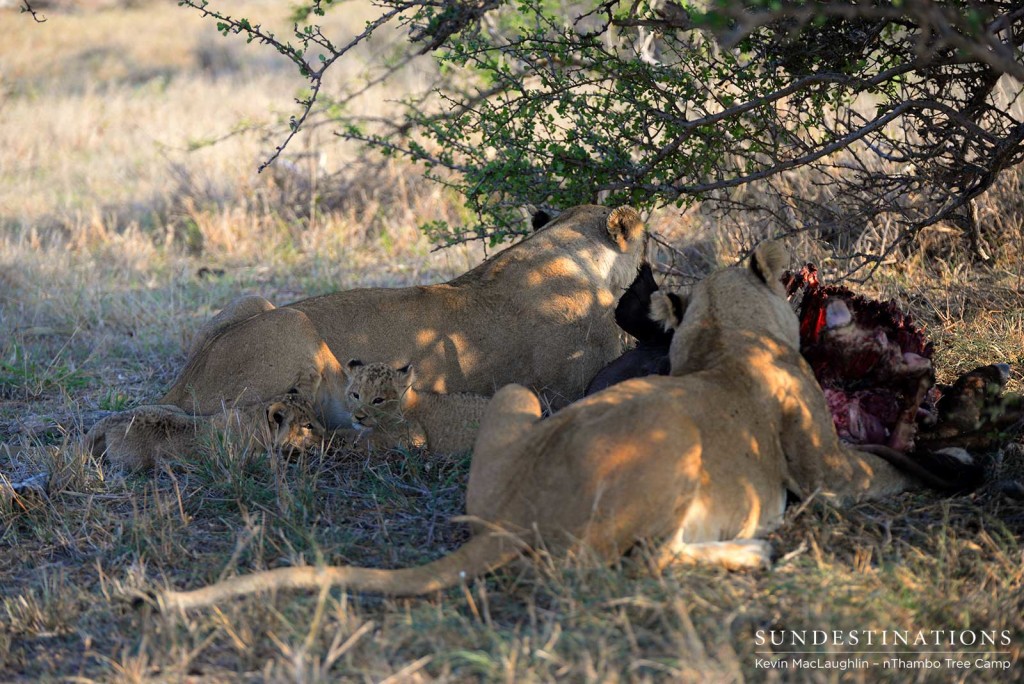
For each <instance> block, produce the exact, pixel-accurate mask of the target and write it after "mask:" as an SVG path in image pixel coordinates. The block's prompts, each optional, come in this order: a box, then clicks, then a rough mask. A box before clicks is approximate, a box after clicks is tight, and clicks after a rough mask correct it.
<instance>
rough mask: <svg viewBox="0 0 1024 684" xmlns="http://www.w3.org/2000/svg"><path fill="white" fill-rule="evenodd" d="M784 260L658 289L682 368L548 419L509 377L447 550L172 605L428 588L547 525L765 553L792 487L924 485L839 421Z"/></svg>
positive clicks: (742, 560) (285, 572)
mask: <svg viewBox="0 0 1024 684" xmlns="http://www.w3.org/2000/svg"><path fill="white" fill-rule="evenodd" d="M783 267H784V254H783V252H782V250H781V248H780V247H779V246H778V245H777V244H774V243H772V244H765V245H761V246H760V247H759V248H758V250H757V251H756V252H755V254H754V256H753V258H752V261H751V265H750V267H749V268H729V269H725V270H723V271H719V272H717V273H715V274H713V275H711V276H709V277H708V278H707V279H706V280H704V281H703V282H701V283H699V284H698V285H697V286H696V287H695V288H694V290H693V292H692V296H691V298H690V299H689V302H688V305H687V303H686V302H684V301H682V300H680V299H670V298H668V297H667V296H666V295H664V294H662V295H661V296H660V297H655V299H654V303H657V304H659V306H657V307H656V309H657V312H658V313H659V314H660V317H661V318H662V320H666V321H668V322H670V323H671V324H672V325H678V327H677V328H676V330H675V334H674V337H673V341H672V348H671V364H672V373H673V375H671V376H651V377H646V378H638V379H633V380H628V381H626V382H623V383H620V384H617V385H614V386H612V387H610V388H608V389H606V390H604V391H601V392H598V393H596V394H593V395H591V396H590V397H587V398H585V399H583V400H581V401H579V402H577V403H575V404H573V405H571V406H569V407H567V408H565V409H563V410H562V411H560V412H558V413H556V414H555V415H553V416H552V417H550V418H548V419H547V420H543V421H541V420H539V418H540V404H539V402H538V401H537V397H536V396H535V395H534V394H533V393H532V392H531V391H529V390H528V389H526V388H525V387H522V386H519V385H510V386H508V387H505V388H503V389H502V390H501V391H500V392H498V393H497V394H496V395H495V397H494V398H493V399H492V400H491V403H490V405H489V406H488V409H487V413H486V415H485V417H484V422H483V425H482V426H481V428H480V434H479V436H478V437H477V441H476V446H475V448H474V452H473V461H472V465H471V467H470V473H469V487H468V490H467V495H466V510H467V512H468V513H469V514H470V515H471V516H473V518H474V519H475V520H477V521H478V522H477V523H476V525H475V530H474V533H475V534H474V537H473V538H472V539H471V540H470V541H469V542H467V543H466V544H465V545H464V546H463V547H461V548H460V549H458V550H456V551H455V552H453V553H451V554H449V555H448V556H445V557H443V558H440V559H438V560H436V561H434V562H432V563H428V564H426V565H424V566H421V567H418V568H411V569H402V570H375V569H367V568H355V567H302V568H283V569H278V570H271V571H269V572H261V573H256V574H252V575H248V576H241V577H236V578H233V579H230V580H227V581H225V582H220V583H218V584H215V585H212V586H210V587H207V588H205V589H199V590H197V591H193V592H182V593H179V592H169V593H166V594H164V596H163V601H164V603H165V605H168V606H178V607H183V608H187V607H192V606H200V605H205V604H209V603H212V602H214V601H218V600H221V599H224V598H227V597H230V596H234V595H238V594H244V593H248V592H252V591H260V590H268V589H272V588H281V587H321V586H325V585H329V584H342V585H345V586H346V587H347V588H349V589H352V590H357V591H375V592H383V593H387V594H393V595H415V594H423V593H427V592H431V591H435V590H438V589H442V588H444V587H448V586H451V585H453V584H456V583H458V582H459V581H460V580H461V579H462V578H465V577H470V576H473V575H477V574H479V573H483V572H485V571H487V570H489V569H492V568H494V567H497V566H499V565H502V564H503V563H506V562H507V561H509V560H510V559H512V558H514V557H515V556H516V555H517V554H518V553H519V552H520V550H521V547H522V544H521V542H517V541H516V540H517V539H522V540H525V541H526V542H527V543H532V542H534V541H535V535H538V534H539V535H540V537H541V538H542V539H543V541H544V543H545V545H546V547H547V548H548V549H550V550H555V551H557V550H558V549H564V548H566V547H568V546H571V545H574V544H577V543H582V544H585V545H586V546H588V547H589V548H590V549H592V550H593V551H594V552H595V553H596V554H597V557H599V558H601V559H604V560H607V561H612V560H614V559H615V558H617V557H618V556H619V555H620V554H622V553H624V552H625V551H627V550H628V549H629V548H630V547H632V546H633V545H635V544H636V543H637V542H638V541H639V540H650V541H651V542H652V543H653V544H654V545H655V546H654V548H655V549H656V550H657V556H656V558H657V559H658V560H659V561H660V562H662V563H669V562H682V563H713V564H718V565H724V566H726V567H729V568H748V567H760V566H763V565H765V564H767V563H768V561H769V555H770V548H769V545H768V543H767V542H765V541H763V540H761V539H758V538H757V537H758V536H760V535H763V534H764V533H765V532H767V531H769V530H771V529H772V528H774V527H776V526H777V525H778V524H779V523H780V522H781V521H782V514H783V509H784V507H785V504H786V491H787V490H789V491H791V492H793V493H794V494H796V495H797V496H800V497H806V496H807V495H809V494H811V493H813V492H816V491H820V492H821V493H822V494H824V495H826V496H829V497H831V498H832V499H834V500H836V501H838V502H845V501H852V500H857V499H864V498H868V497H876V496H880V495H885V494H890V493H895V492H899V491H901V490H903V489H905V488H907V487H909V486H910V485H912V484H914V482H913V481H912V480H911V479H910V478H908V477H907V476H905V475H903V474H901V473H900V472H898V471H897V470H895V469H894V468H893V467H892V466H891V465H889V463H887V462H886V461H884V460H882V459H881V458H879V457H877V456H874V455H872V454H870V453H865V452H863V451H858V450H856V449H853V448H851V447H848V446H846V445H843V444H841V443H840V442H839V440H838V438H837V437H836V431H835V427H834V426H833V424H832V418H831V416H830V415H829V413H828V408H827V407H826V405H825V399H824V395H823V394H822V391H821V388H820V387H819V386H818V384H817V382H816V381H815V379H814V376H813V374H812V373H811V370H810V368H809V367H808V366H807V363H806V362H805V361H804V360H803V358H802V357H801V356H800V352H799V349H798V344H799V339H798V330H797V319H796V316H795V315H794V313H793V312H792V310H790V308H789V305H788V304H787V302H786V300H785V297H784V296H783V292H782V289H781V285H780V284H779V275H780V273H781V270H782V268H783ZM684 308H685V316H684V317H683V320H682V323H681V324H679V318H680V316H681V311H682V310H683V309H684Z"/></svg>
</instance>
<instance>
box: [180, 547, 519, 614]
mask: <svg viewBox="0 0 1024 684" xmlns="http://www.w3.org/2000/svg"><path fill="white" fill-rule="evenodd" d="M518 548H519V545H518V544H516V543H515V542H514V541H513V540H510V539H508V538H507V537H504V536H502V535H500V534H493V533H491V532H482V533H480V534H478V535H476V536H474V537H473V538H472V539H470V540H469V541H468V542H466V544H464V545H463V546H461V547H459V548H458V549H456V550H455V551H453V552H452V553H450V554H448V555H447V556H443V557H441V558H438V559H437V560H435V561H433V562H430V563H427V564H426V565H421V566H419V567H416V568H402V569H397V570H380V569H376V568H360V567H353V566H309V567H302V568H277V569H276V570H267V571H264V572H257V573H253V574H250V575H240V576H238V577H232V578H231V579H227V580H224V581H222V582H217V583H216V584H211V585H210V586H207V587H203V588H202V589H196V590H194V591H168V592H164V593H163V594H162V595H161V596H160V603H161V606H162V607H163V608H164V609H171V608H178V609H182V610H184V609H187V608H201V607H203V606H209V605H213V604H214V603H218V602H220V601H224V600H226V599H229V598H233V597H235V596H244V595H246V594H253V593H256V592H263V591H272V590H277V589H320V588H323V587H330V586H335V585H337V586H342V587H344V588H345V589H348V590H351V591H365V592H373V593H380V594H387V595H390V596H418V595H422V594H429V593H431V592H434V591H439V590H441V589H446V588H448V587H451V586H454V585H456V584H458V583H459V581H461V580H463V579H468V578H471V577H476V576H478V575H481V574H484V573H485V572H487V571H489V570H493V569H495V568H498V567H500V566H502V565H504V564H505V563H508V562H509V561H510V560H512V559H513V558H514V557H515V556H516V554H517V553H518V551H517V549H518Z"/></svg>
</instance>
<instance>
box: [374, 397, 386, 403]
mask: <svg viewBox="0 0 1024 684" xmlns="http://www.w3.org/2000/svg"><path fill="white" fill-rule="evenodd" d="M373 403H374V404H383V403H384V400H383V399H381V398H380V397H377V398H376V399H374V400H373Z"/></svg>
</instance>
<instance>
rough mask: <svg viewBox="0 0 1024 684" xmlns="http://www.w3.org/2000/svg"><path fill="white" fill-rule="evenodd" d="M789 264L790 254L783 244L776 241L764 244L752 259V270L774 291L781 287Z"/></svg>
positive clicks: (755, 250)
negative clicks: (781, 281) (783, 274)
mask: <svg viewBox="0 0 1024 684" xmlns="http://www.w3.org/2000/svg"><path fill="white" fill-rule="evenodd" d="M788 264H789V254H787V253H786V248H785V247H783V246H782V243H780V242H776V241H774V240H769V241H768V242H762V243H761V244H759V245H758V246H757V247H756V248H755V249H754V254H753V255H751V257H750V270H751V271H752V272H753V273H754V275H756V276H757V277H758V278H760V279H761V280H762V281H763V282H764V283H765V284H766V285H768V286H769V287H771V288H773V289H778V288H776V286H777V285H780V280H781V279H782V273H783V271H785V270H786V266H787V265H788Z"/></svg>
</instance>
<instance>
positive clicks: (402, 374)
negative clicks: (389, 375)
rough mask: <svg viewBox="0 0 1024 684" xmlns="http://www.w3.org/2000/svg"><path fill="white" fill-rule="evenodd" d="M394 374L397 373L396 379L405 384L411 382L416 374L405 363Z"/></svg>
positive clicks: (409, 365) (410, 365)
mask: <svg viewBox="0 0 1024 684" xmlns="http://www.w3.org/2000/svg"><path fill="white" fill-rule="evenodd" d="M395 372H396V373H398V377H399V378H401V379H402V380H404V381H405V382H412V379H413V376H415V374H416V372H415V371H414V370H413V367H412V364H411V363H407V364H405V365H404V366H402V367H401V368H396V369H395Z"/></svg>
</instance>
